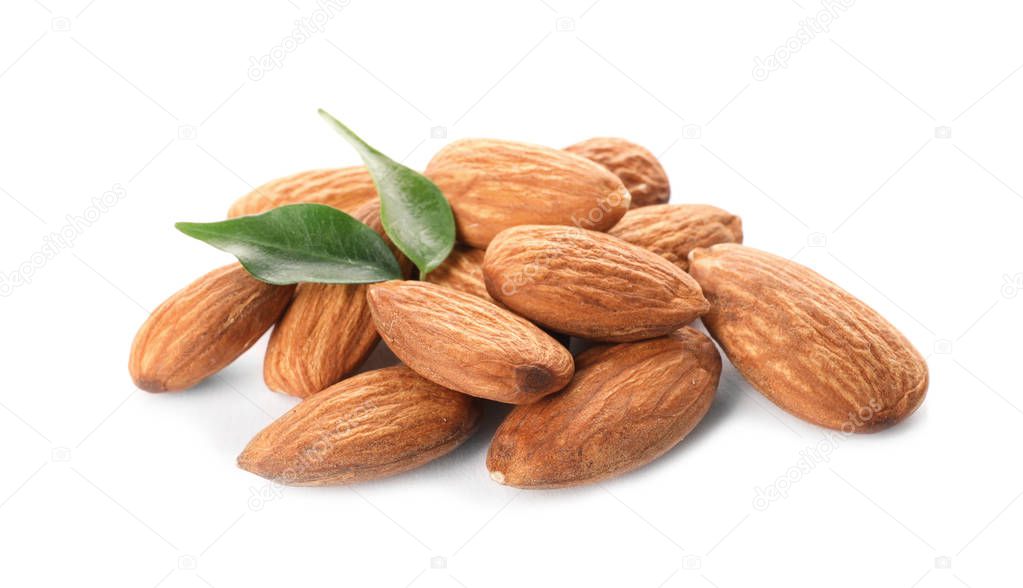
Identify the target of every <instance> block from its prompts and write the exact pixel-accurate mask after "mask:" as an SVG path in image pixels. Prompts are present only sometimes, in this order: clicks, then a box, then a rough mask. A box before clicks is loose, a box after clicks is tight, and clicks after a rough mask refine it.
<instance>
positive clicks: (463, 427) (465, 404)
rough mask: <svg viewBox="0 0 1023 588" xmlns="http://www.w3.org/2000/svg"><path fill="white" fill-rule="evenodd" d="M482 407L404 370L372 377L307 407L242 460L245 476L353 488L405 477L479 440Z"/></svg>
mask: <svg viewBox="0 0 1023 588" xmlns="http://www.w3.org/2000/svg"><path fill="white" fill-rule="evenodd" d="M479 415H480V411H479V407H478V406H477V405H476V403H475V402H474V400H473V399H472V398H470V397H469V396H466V395H464V394H459V393H458V392H454V391H452V390H448V389H446V388H444V387H442V386H438V385H437V384H434V383H432V382H429V381H427V380H425V379H423V378H422V377H420V376H418V375H416V374H415V372H413V371H412V370H410V369H408V368H407V367H404V366H395V367H389V368H384V369H380V370H375V371H371V372H365V373H362V374H359V375H357V376H355V377H352V378H349V379H347V380H344V381H343V382H339V383H338V384H335V385H334V386H331V387H330V388H328V389H326V390H324V391H322V392H320V393H319V394H316V395H314V396H312V397H310V398H307V399H305V400H303V401H302V402H300V403H299V404H298V405H297V406H295V407H294V408H293V409H291V410H290V411H288V412H287V413H286V414H285V415H284V416H282V417H281V418H279V419H277V420H276V421H274V422H273V423H271V424H270V425H269V426H268V427H267V428H265V429H263V431H261V432H260V433H259V434H258V435H256V436H255V438H253V439H252V441H250V442H249V444H248V446H247V447H246V448H245V451H243V452H242V454H241V455H240V456H238V466H239V467H240V468H242V469H243V470H246V471H249V472H252V473H254V474H256V475H259V476H262V477H264V478H268V479H270V480H273V481H275V482H277V483H280V484H285V485H293V486H325V485H335V484H351V483H354V482H362V481H365V480H373V479H376V478H382V477H385V476H391V475H394V474H398V473H401V472H404V471H407V470H410V469H413V468H416V467H419V466H421V465H423V464H425V463H427V462H429V461H432V460H434V459H437V458H438V457H440V456H442V455H445V454H447V453H449V452H450V451H452V450H453V449H455V448H456V447H458V446H459V445H461V444H462V442H463V441H465V440H466V439H468V438H469V437H470V436H472V434H473V432H475V430H476V425H477V422H478V420H479Z"/></svg>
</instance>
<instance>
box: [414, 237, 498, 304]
mask: <svg viewBox="0 0 1023 588" xmlns="http://www.w3.org/2000/svg"><path fill="white" fill-rule="evenodd" d="M483 253H484V252H483V250H482V249H473V248H472V247H466V246H465V245H458V244H456V245H455V248H454V249H452V250H451V255H448V258H447V259H445V260H444V263H443V264H442V265H441V266H440V267H438V268H437V269H435V270H433V271H432V272H430V273H429V274H427V275H426V281H427V282H430V283H431V284H437V285H438V286H445V287H447V288H453V289H455V290H458V291H460V292H465V293H466V294H472V295H473V296H479V297H480V298H483V299H484V300H489V301H490V302H493V301H494V299H493V298H491V297H490V293H489V292H487V285H486V284H485V283H483Z"/></svg>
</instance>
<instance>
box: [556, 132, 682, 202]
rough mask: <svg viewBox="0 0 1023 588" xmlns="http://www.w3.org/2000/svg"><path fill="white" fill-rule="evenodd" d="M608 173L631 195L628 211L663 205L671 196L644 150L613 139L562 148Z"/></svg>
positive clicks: (650, 155) (660, 169)
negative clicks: (616, 178) (620, 181)
mask: <svg viewBox="0 0 1023 588" xmlns="http://www.w3.org/2000/svg"><path fill="white" fill-rule="evenodd" d="M565 151H568V152H569V153H575V154H576V155H581V156H583V157H585V158H586V159H589V160H590V161H593V162H596V163H599V164H600V165H602V166H604V167H606V168H607V169H609V170H611V173H613V174H614V175H616V176H618V178H619V179H621V180H622V183H623V184H625V187H626V188H627V189H628V190H629V194H632V207H633V208H637V207H640V206H650V205H651V204H663V203H664V202H667V201H668V198H669V197H670V196H671V188H670V187H669V186H668V174H666V173H664V168H663V167H661V162H659V161H657V158H656V157H654V154H653V153H650V151H648V150H647V149H645V148H644V147H641V146H640V145H637V144H635V143H632V142H631V141H626V140H625V139H619V138H617V137H596V138H594V139H588V140H586V141H582V142H580V143H576V144H575V145H570V146H568V147H565Z"/></svg>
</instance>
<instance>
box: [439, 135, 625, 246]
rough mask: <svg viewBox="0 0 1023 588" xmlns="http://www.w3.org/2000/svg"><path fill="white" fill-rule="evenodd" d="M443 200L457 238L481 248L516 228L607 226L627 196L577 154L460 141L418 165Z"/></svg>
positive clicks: (506, 143) (503, 143)
mask: <svg viewBox="0 0 1023 588" xmlns="http://www.w3.org/2000/svg"><path fill="white" fill-rule="evenodd" d="M426 176H427V177H429V178H430V179H431V180H433V181H434V182H435V183H436V184H437V186H438V187H440V189H441V191H442V192H444V195H445V196H446V197H447V198H448V201H450V202H451V208H452V210H453V211H454V213H455V224H456V225H457V229H458V238H459V240H460V241H462V242H463V243H466V244H468V245H470V246H472V247H478V248H480V249H483V248H486V246H487V244H488V243H490V240H491V239H493V238H494V235H496V234H497V233H499V232H501V231H502V230H503V229H506V228H508V227H513V226H516V225H526V224H539V225H575V226H581V227H584V228H588V229H594V230H598V231H605V230H607V229H609V228H611V227H612V226H613V225H614V224H615V223H616V222H618V220H619V219H620V218H622V215H623V214H625V211H626V210H628V209H629V202H630V197H629V192H628V190H626V189H625V186H624V185H622V182H621V180H619V179H618V177H617V176H615V175H614V174H613V173H611V172H610V171H608V170H607V169H606V168H604V167H602V166H600V165H598V164H596V163H593V162H592V161H590V160H588V159H586V158H584V157H580V156H578V155H575V154H572V153H568V152H566V151H561V150H558V149H551V148H548V147H541V146H538V145H529V144H526V143H515V142H511V141H497V140H491V139H463V140H461V141H456V142H454V143H451V144H450V145H448V146H446V147H444V148H443V149H441V150H440V152H438V153H437V155H435V156H434V157H433V159H432V160H431V161H430V164H429V166H427V168H426Z"/></svg>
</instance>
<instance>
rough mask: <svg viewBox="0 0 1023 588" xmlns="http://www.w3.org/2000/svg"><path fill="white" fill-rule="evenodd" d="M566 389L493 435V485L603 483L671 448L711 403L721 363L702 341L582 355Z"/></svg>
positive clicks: (514, 416) (694, 337)
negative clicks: (573, 376) (494, 483)
mask: <svg viewBox="0 0 1023 588" xmlns="http://www.w3.org/2000/svg"><path fill="white" fill-rule="evenodd" d="M577 366H578V371H577V372H576V375H575V378H574V379H573V380H572V383H571V384H570V385H569V387H568V388H566V389H565V391H564V392H562V393H561V394H555V395H554V396H549V397H547V398H544V399H543V400H541V401H539V402H537V403H535V404H530V405H526V406H517V407H515V409H514V410H512V412H511V413H510V414H509V415H508V417H507V418H506V419H505V421H504V422H503V423H502V424H501V426H500V427H498V429H497V433H495V434H494V440H493V442H492V443H491V445H490V451H489V453H488V454H487V469H488V470H490V477H491V478H493V479H494V480H495V481H497V482H499V483H501V484H507V485H509V486H516V487H519V488H562V487H566V486H578V485H581V484H589V483H592V482H597V481H600V480H605V479H607V478H611V477H613V476H617V475H619V474H622V473H625V472H627V471H629V470H633V469H636V468H638V467H640V466H642V465H645V464H647V463H649V462H651V461H653V460H654V459H656V458H657V457H659V456H661V455H662V454H664V453H665V452H666V451H668V450H669V449H671V448H672V447H674V446H675V445H676V444H677V443H678V442H679V441H681V440H682V439H683V438H684V437H685V436H686V435H688V434H689V432H690V431H692V430H693V428H694V427H696V425H697V423H699V422H700V420H701V419H703V417H704V415H705V414H707V410H708V409H709V408H710V405H711V403H712V402H713V400H714V392H715V390H717V385H718V379H719V377H720V375H721V357H720V356H719V355H718V351H717V348H716V347H714V343H712V342H711V340H710V339H708V338H707V337H706V336H705V335H703V334H702V333H700V332H698V331H695V330H693V329H691V328H688V327H686V328H684V329H681V330H679V331H677V332H676V333H673V334H672V335H670V336H668V337H661V338H658V339H651V340H648V341H640V342H637V343H621V344H618V345H602V346H598V347H594V348H591V349H589V350H587V351H585V352H583V353H582V354H581V355H580V356H579V358H578V360H577Z"/></svg>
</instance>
